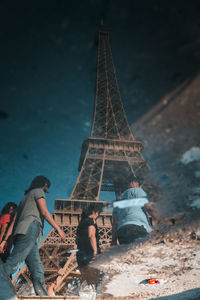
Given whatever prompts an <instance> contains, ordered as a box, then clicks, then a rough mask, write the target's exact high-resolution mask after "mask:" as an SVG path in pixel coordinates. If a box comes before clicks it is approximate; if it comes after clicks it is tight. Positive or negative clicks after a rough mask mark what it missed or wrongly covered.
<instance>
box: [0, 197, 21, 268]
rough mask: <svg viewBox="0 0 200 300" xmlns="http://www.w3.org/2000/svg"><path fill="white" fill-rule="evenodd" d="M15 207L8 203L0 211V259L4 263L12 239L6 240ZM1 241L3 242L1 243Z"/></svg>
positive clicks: (14, 215) (14, 214)
mask: <svg viewBox="0 0 200 300" xmlns="http://www.w3.org/2000/svg"><path fill="white" fill-rule="evenodd" d="M16 209H17V205H16V204H15V203H14V202H8V203H7V204H6V205H5V206H4V207H3V209H2V211H1V216H0V258H1V259H2V261H3V262H5V261H6V259H7V258H8V256H9V254H10V250H11V248H12V237H11V236H9V237H8V238H7V232H8V229H9V227H10V225H11V224H12V223H13V222H14V220H15V217H16ZM2 241H3V242H2Z"/></svg>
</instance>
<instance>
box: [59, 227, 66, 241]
mask: <svg viewBox="0 0 200 300" xmlns="http://www.w3.org/2000/svg"><path fill="white" fill-rule="evenodd" d="M58 234H59V236H60V237H61V239H62V240H63V241H65V238H66V235H65V233H64V231H63V230H62V229H61V228H60V229H59V230H58Z"/></svg>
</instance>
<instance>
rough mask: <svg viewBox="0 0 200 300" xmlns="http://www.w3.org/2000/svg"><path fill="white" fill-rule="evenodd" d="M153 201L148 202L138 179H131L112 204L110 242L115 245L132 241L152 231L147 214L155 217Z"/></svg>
mask: <svg viewBox="0 0 200 300" xmlns="http://www.w3.org/2000/svg"><path fill="white" fill-rule="evenodd" d="M153 205H154V203H153V202H149V201H148V199H147V194H146V192H145V191H144V190H143V189H142V188H141V187H140V186H139V182H138V181H131V182H130V184H129V185H128V189H127V190H125V191H124V192H123V193H122V194H121V195H120V198H119V200H118V201H116V202H114V204H113V206H114V209H113V229H112V233H113V236H112V244H113V245H116V244H117V240H118V241H119V243H120V244H128V243H132V242H134V241H135V240H136V239H137V238H140V237H145V236H147V235H148V234H149V233H150V232H151V231H152V225H151V222H150V219H149V217H148V214H149V215H150V216H152V218H153V219H156V218H157V215H158V214H157V211H156V210H155V209H153V208H152V207H153Z"/></svg>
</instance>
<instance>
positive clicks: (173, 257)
mask: <svg viewBox="0 0 200 300" xmlns="http://www.w3.org/2000/svg"><path fill="white" fill-rule="evenodd" d="M173 229H174V230H172V231H171V232H168V233H166V231H165V233H164V234H161V233H160V232H159V233H156V234H153V236H151V237H150V238H149V239H148V240H146V241H138V242H137V243H136V244H130V245H128V246H127V245H124V246H122V245H121V246H117V247H115V248H113V249H109V250H107V251H106V252H105V253H104V254H103V255H102V257H101V258H100V259H99V260H98V262H95V263H94V266H95V265H96V266H98V267H99V268H100V269H101V270H103V271H104V272H105V273H106V274H107V275H106V279H107V282H106V283H105V286H104V292H105V293H106V294H110V295H112V296H114V297H130V298H131V299H156V298H159V297H166V298H163V299H200V236H197V234H196V236H194V234H191V230H189V231H187V232H186V231H184V230H182V229H180V228H179V229H178V230H175V228H173ZM190 229H191V228H190ZM193 229H194V228H193ZM165 230H166V229H165ZM198 230H199V233H200V227H198V228H196V232H198ZM163 236H165V237H164V238H163ZM194 238H195V239H194ZM149 278H157V279H158V280H160V283H158V284H155V285H150V284H148V283H147V282H146V280H147V279H149ZM159 299H160V298H159Z"/></svg>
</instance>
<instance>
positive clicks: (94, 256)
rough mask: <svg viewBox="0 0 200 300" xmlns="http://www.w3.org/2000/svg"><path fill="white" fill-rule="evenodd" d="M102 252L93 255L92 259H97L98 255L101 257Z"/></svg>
mask: <svg viewBox="0 0 200 300" xmlns="http://www.w3.org/2000/svg"><path fill="white" fill-rule="evenodd" d="M99 255H100V254H94V255H93V257H92V260H95V259H96V258H97V257H99Z"/></svg>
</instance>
